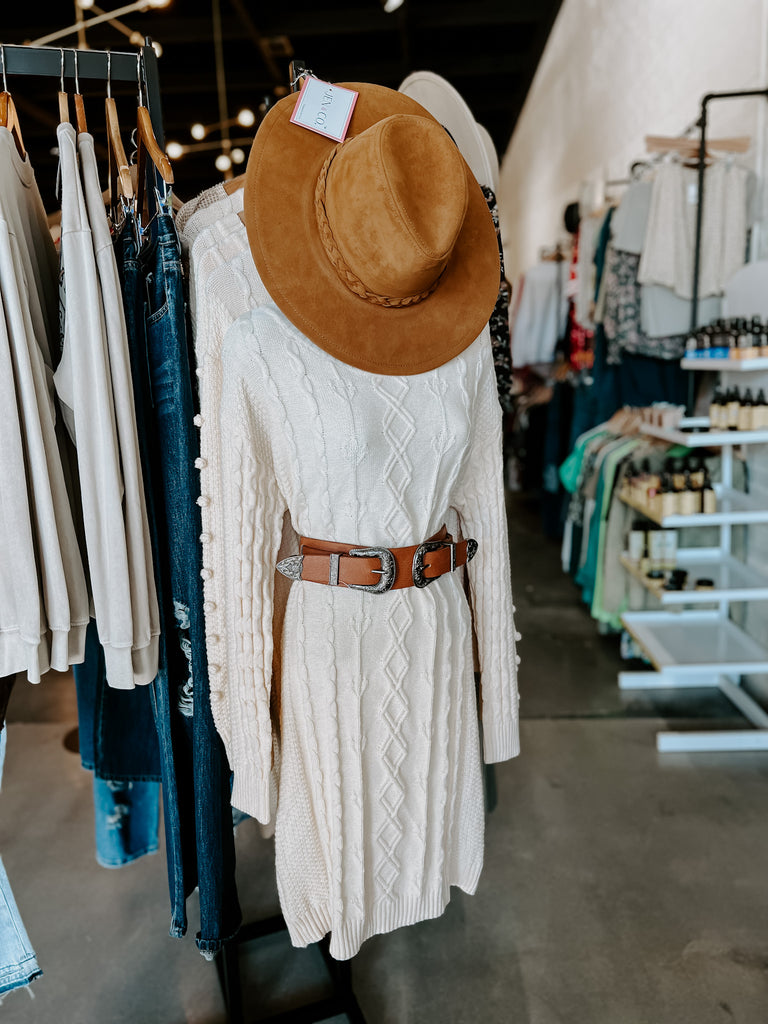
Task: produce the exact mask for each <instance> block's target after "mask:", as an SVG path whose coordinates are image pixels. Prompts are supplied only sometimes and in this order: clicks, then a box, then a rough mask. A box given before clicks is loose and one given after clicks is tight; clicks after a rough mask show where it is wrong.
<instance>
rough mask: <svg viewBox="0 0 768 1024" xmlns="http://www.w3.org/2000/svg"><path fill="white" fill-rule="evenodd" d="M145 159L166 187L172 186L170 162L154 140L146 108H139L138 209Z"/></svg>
mask: <svg viewBox="0 0 768 1024" xmlns="http://www.w3.org/2000/svg"><path fill="white" fill-rule="evenodd" d="M147 157H149V159H150V160H151V161H152V164H153V165H154V167H155V169H156V170H157V171H158V173H159V175H160V177H161V178H162V180H163V181H164V182H165V184H166V185H172V184H173V168H172V167H171V161H170V160H169V159H168V157H167V156H166V155H165V153H164V152H163V150H162V149H161V148H160V143H159V142H158V141H157V139H156V138H155V131H154V128H153V127H152V119H151V117H150V116H149V111H148V110H147V108H146V107H144V106H140V107H139V108H138V110H137V111H136V168H137V171H138V181H137V191H138V195H137V201H138V209H139V211H142V210H143V209H144V202H145V199H146V197H145V195H144V190H145V188H146V172H147Z"/></svg>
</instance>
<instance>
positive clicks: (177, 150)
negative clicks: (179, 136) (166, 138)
mask: <svg viewBox="0 0 768 1024" xmlns="http://www.w3.org/2000/svg"><path fill="white" fill-rule="evenodd" d="M165 151H166V153H167V154H168V157H169V159H171V160H178V159H179V157H180V156H184V147H183V146H182V144H181V143H180V142H169V143H168V145H167V146H166V149H165Z"/></svg>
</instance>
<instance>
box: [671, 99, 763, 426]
mask: <svg viewBox="0 0 768 1024" xmlns="http://www.w3.org/2000/svg"><path fill="white" fill-rule="evenodd" d="M751 96H755V97H762V98H763V99H768V89H741V90H737V91H735V92H708V93H707V94H706V96H704V97H703V98H702V100H701V113H700V114H699V117H698V120H697V121H696V122H695V127H697V128H698V129H699V160H698V164H699V166H698V178H699V183H698V191H697V197H696V242H695V246H694V250H693V285H692V288H691V295H692V297H691V333H692V334H695V333H696V329H697V328H698V326H699V322H698V321H699V317H698V312H699V278H700V276H701V232H702V223H703V218H704V181H705V178H704V170H705V164H704V161H705V158H706V155H707V110H708V107H709V104H710V103H712V102H713V100H739V99H748V98H749V97H751ZM695 397H696V396H695V381H694V379H693V375H691V376H690V377H689V379H688V409H687V414H688V415H689V416H692V415H693V407H694V403H695Z"/></svg>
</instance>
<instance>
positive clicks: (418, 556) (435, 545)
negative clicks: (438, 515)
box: [412, 540, 456, 590]
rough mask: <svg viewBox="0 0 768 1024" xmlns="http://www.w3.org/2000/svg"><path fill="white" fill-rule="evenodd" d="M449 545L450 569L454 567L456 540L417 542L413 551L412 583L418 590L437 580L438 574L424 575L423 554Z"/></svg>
mask: <svg viewBox="0 0 768 1024" xmlns="http://www.w3.org/2000/svg"><path fill="white" fill-rule="evenodd" d="M448 546H450V549H451V571H453V570H454V569H455V568H456V542H455V541H452V540H425V541H424V543H423V544H419V546H418V547H417V548H416V550H415V551H414V553H413V569H412V575H413V585H414V587H418V588H419V589H420V590H421V589H422V588H424V587H428V586H429V584H430V583H434V582H435V580H439V579H440V577H439V576H425V575H424V555H427V554H429V552H430V551H439V550H440V548H444V547H448Z"/></svg>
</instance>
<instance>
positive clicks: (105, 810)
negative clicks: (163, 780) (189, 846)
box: [93, 777, 160, 868]
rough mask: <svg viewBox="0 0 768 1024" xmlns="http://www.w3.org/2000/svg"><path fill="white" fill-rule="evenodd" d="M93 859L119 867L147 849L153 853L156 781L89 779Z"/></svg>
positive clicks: (155, 843)
mask: <svg viewBox="0 0 768 1024" xmlns="http://www.w3.org/2000/svg"><path fill="white" fill-rule="evenodd" d="M93 806H94V810H95V812H96V813H95V819H96V860H97V861H98V862H99V864H101V866H102V867H103V868H121V867H123V865H124V864H130V863H131V861H134V860H138V859H139V857H143V856H144V855H145V854H147V853H157V847H158V838H157V831H158V830H157V827H158V823H159V820H160V787H159V786H158V784H157V783H156V782H114V781H107V780H106V779H98V778H96V777H94V779H93Z"/></svg>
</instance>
